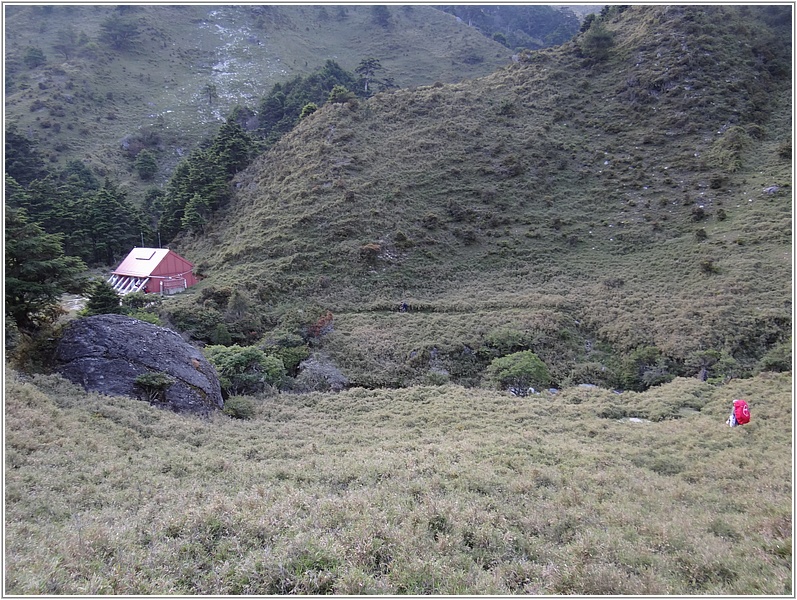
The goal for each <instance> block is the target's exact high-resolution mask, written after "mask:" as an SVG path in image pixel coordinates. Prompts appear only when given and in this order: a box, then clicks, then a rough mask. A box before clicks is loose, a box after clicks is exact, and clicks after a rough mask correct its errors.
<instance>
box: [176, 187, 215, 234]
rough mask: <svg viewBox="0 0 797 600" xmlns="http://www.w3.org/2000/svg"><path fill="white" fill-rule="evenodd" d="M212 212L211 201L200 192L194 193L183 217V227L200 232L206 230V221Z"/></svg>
mask: <svg viewBox="0 0 797 600" xmlns="http://www.w3.org/2000/svg"><path fill="white" fill-rule="evenodd" d="M209 214H210V203H209V202H208V201H207V199H206V198H203V197H202V196H201V195H199V194H194V195H193V196H192V197H191V200H189V201H188V204H186V205H185V212H184V214H183V219H182V222H181V224H182V227H183V229H185V230H187V231H192V232H194V233H199V232H202V231H204V230H205V223H207V221H208V215H209Z"/></svg>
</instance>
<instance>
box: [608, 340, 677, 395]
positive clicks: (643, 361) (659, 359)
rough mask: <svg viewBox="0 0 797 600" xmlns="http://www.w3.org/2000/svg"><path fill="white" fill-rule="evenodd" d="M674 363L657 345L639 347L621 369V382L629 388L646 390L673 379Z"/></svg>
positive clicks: (674, 374) (625, 387) (624, 386)
mask: <svg viewBox="0 0 797 600" xmlns="http://www.w3.org/2000/svg"><path fill="white" fill-rule="evenodd" d="M674 371H675V369H674V365H673V364H672V362H671V361H670V360H668V359H667V357H666V356H664V355H663V354H662V352H661V350H659V349H658V348H656V347H655V346H643V347H641V348H637V349H636V350H634V351H633V352H631V354H630V355H629V356H628V358H626V360H625V362H624V363H623V365H622V367H621V371H620V384H621V385H622V387H623V388H624V389H627V390H637V391H642V390H646V389H648V388H649V387H652V386H654V385H660V384H662V383H666V382H668V381H672V380H673V379H674V378H675V376H676V374H677V373H675V372H674Z"/></svg>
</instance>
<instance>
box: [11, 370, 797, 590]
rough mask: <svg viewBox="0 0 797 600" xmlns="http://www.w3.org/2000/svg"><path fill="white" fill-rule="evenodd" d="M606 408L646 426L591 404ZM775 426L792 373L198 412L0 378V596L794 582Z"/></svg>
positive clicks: (787, 445)
mask: <svg viewBox="0 0 797 600" xmlns="http://www.w3.org/2000/svg"><path fill="white" fill-rule="evenodd" d="M735 397H746V398H747V399H748V400H749V401H750V404H751V408H752V413H753V420H752V422H751V423H750V424H749V425H746V426H744V427H739V428H736V429H730V428H728V427H727V426H725V425H724V420H725V418H726V416H727V415H726V412H727V411H728V410H729V407H730V402H731V400H732V399H733V398H735ZM618 405H621V406H623V407H624V408H625V410H626V411H627V413H626V414H629V415H631V414H633V415H636V416H639V417H643V418H647V419H650V422H644V421H643V422H632V421H628V420H627V419H615V418H604V417H601V416H599V415H602V414H603V415H611V414H613V413H612V410H613V407H616V406H618ZM676 417H678V418H676ZM791 439H792V407H791V374H790V373H788V374H762V375H760V376H758V377H756V378H754V379H749V380H738V381H732V382H730V383H729V384H727V385H725V386H722V387H717V386H712V385H709V384H706V383H701V382H700V381H698V380H695V379H676V380H675V381H673V382H672V383H670V384H667V385H664V386H660V387H658V388H654V389H651V390H649V391H647V392H645V393H640V394H636V393H629V392H626V393H624V394H622V395H617V394H614V393H613V392H610V391H607V390H599V389H592V388H583V387H574V388H570V389H568V390H564V391H562V392H560V393H558V394H556V395H551V394H547V393H546V394H543V395H540V396H533V397H528V398H515V397H512V396H509V395H506V394H502V393H494V392H488V391H485V390H478V389H465V388H461V387H458V386H451V385H448V386H440V387H413V388H407V389H403V390H364V389H358V388H354V389H350V390H347V391H345V392H342V393H339V394H336V395H333V394H320V393H313V394H307V395H291V394H281V395H275V396H270V397H266V398H260V399H258V413H257V416H256V417H255V418H254V419H253V420H251V421H235V420H230V419H228V418H227V417H224V416H222V415H217V416H216V417H214V418H212V419H210V420H206V421H202V420H198V419H194V418H190V417H184V416H179V415H176V414H172V413H169V412H163V411H159V410H157V409H154V408H151V407H149V406H148V405H146V404H144V403H142V402H139V401H134V400H130V399H123V398H102V397H99V396H96V395H93V394H86V393H84V392H83V391H82V390H80V389H78V388H75V387H73V386H71V385H70V384H67V383H66V382H64V381H63V380H61V379H60V378H58V377H56V376H37V377H35V378H34V379H33V380H32V381H23V380H21V379H19V378H17V377H16V375H15V374H14V373H13V372H9V376H8V378H7V385H6V467H5V468H6V531H5V535H6V538H5V540H6V572H5V574H6V590H5V591H6V593H8V594H80V595H85V594H246V593H254V594H282V593H302V594H318V593H336V594H355V593H368V594H400V593H409V594H429V593H436V594H516V593H517V594H536V593H541V594H655V595H663V594H677V595H684V594H724V595H725V594H727V595H745V594H784V593H785V594H788V593H791V544H792V540H791V531H792V520H791V519H792V512H791V509H792V503H791V500H792V498H791V491H792V490H791V475H790V474H791V470H792V464H791V456H792V452H791V451H792V446H791Z"/></svg>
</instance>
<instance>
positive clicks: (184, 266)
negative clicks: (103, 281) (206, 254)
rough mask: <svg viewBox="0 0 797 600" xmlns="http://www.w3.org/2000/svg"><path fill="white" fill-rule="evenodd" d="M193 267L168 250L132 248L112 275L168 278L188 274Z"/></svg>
mask: <svg viewBox="0 0 797 600" xmlns="http://www.w3.org/2000/svg"><path fill="white" fill-rule="evenodd" d="M193 267H194V265H192V264H191V263H190V262H188V261H187V260H185V259H184V258H183V257H182V256H180V255H179V254H177V253H175V252H172V251H171V250H169V249H168V248H133V249H132V250H131V251H130V254H128V255H127V258H125V259H124V260H123V261H122V264H120V265H119V266H118V267H116V269H115V270H114V271H113V273H114V274H115V275H127V276H129V277H151V276H158V275H160V276H170V275H182V274H184V273H188V272H190V271H191V269H192V268H193Z"/></svg>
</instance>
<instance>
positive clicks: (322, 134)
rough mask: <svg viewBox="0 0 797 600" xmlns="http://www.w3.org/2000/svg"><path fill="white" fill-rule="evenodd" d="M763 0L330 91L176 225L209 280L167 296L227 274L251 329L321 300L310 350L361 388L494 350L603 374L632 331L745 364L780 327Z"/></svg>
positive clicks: (773, 95)
mask: <svg viewBox="0 0 797 600" xmlns="http://www.w3.org/2000/svg"><path fill="white" fill-rule="evenodd" d="M779 10H780V11H783V10H786V11H787V12H788V9H786V8H784V7H774V8H772V7H770V8H760V7H663V6H662V7H651V6H646V7H641V6H640V7H630V8H628V9H627V10H621V9H617V8H615V9H612V10H611V11H609V13H608V15H607V16H606V17H605V18H604V19H602V20H600V21H599V22H598V24H597V26H596V29H591V30H590V31H588V32H587V33H586V34H583V35H582V36H580V37H578V38H576V39H575V40H574V41H573V42H571V43H569V44H566V45H564V46H562V47H559V48H554V49H547V50H543V51H539V52H534V53H531V54H528V55H525V56H524V57H522V58H521V60H520V61H519V62H518V63H516V64H512V65H509V66H507V67H505V68H503V69H501V70H499V71H498V72H496V73H494V74H492V75H489V76H486V77H484V78H480V79H475V80H472V81H468V82H462V83H454V84H446V85H443V84H435V85H432V86H425V87H421V88H418V89H415V90H397V91H395V92H391V93H380V94H378V95H376V96H375V97H373V98H371V99H370V100H368V101H367V102H363V103H361V104H359V105H357V106H350V105H327V106H325V107H323V109H322V110H320V111H318V112H317V113H315V114H313V115H312V116H311V117H309V118H307V119H305V120H304V121H303V122H302V123H301V124H300V126H299V127H297V128H296V129H295V130H294V131H293V132H292V133H291V134H290V135H288V136H286V138H284V139H283V140H282V142H281V143H279V144H278V145H277V146H275V147H274V148H273V149H272V150H271V151H270V152H268V153H267V154H265V155H263V156H262V157H260V159H258V161H256V163H255V164H254V165H253V166H252V167H250V168H249V169H248V170H247V171H245V172H244V173H242V174H241V175H239V176H238V178H237V180H236V182H235V189H236V195H235V198H234V200H233V202H232V203H231V205H230V207H229V209H228V211H227V212H226V213H225V214H223V215H220V217H219V219H218V220H217V221H216V222H215V223H213V224H212V225H211V226H210V227H209V229H208V230H207V235H205V236H202V237H198V238H195V239H183V240H181V241H180V244H179V246H180V249H181V250H182V251H184V252H185V253H186V254H187V255H188V256H190V257H191V258H192V259H193V260H196V261H197V262H198V264H199V266H200V270H201V271H202V273H203V274H204V275H205V276H206V280H205V281H204V282H203V284H202V286H200V287H199V288H198V289H196V290H194V291H193V292H190V293H188V294H185V295H184V296H183V297H181V298H179V299H174V300H173V302H174V303H175V304H176V305H178V306H179V311H182V312H181V314H182V315H183V316H185V314H186V313H190V312H191V311H195V312H196V311H201V310H203V309H202V307H203V306H207V302H206V301H207V298H208V294H212V290H213V289H216V288H224V287H227V288H229V289H237V290H239V292H240V296H242V297H243V301H244V302H245V303H247V306H248V307H249V308H250V314H253V315H254V314H256V315H259V317H258V318H260V319H261V320H260V322H259V324H258V323H257V319H254V320H253V321H252V322H250V323H249V324H248V325H247V327H249V326H250V325H251V331H250V332H249V333H251V334H252V335H262V334H264V333H265V334H268V331H269V330H270V329H273V328H274V327H277V328H280V327H288V325H286V324H289V323H295V322H297V321H301V319H302V318H304V319H305V321H306V324H308V323H312V320H313V319H314V318H315V317H317V316H318V315H319V314H323V313H324V311H326V310H330V311H331V312H332V313H333V314H334V315H335V327H334V331H333V332H332V333H330V334H329V335H328V336H327V337H326V338H324V340H323V341H322V343H321V349H322V350H323V351H324V352H325V353H326V354H327V355H328V356H331V359H332V360H333V362H335V363H336V364H337V365H338V366H339V367H340V368H341V369H342V370H343V371H344V373H346V375H347V376H348V377H350V378H351V380H352V381H355V382H357V383H360V384H363V385H391V386H396V385H407V384H410V383H417V382H421V381H424V380H425V378H426V377H427V376H428V375H429V374H430V372H435V371H437V372H442V373H443V374H444V375H446V376H449V377H450V378H451V379H452V380H454V381H458V382H461V383H466V384H472V383H475V382H478V381H479V379H480V377H481V375H482V373H483V369H484V367H485V366H486V364H487V362H489V359H490V358H492V357H493V356H495V355H496V354H502V353H506V352H508V351H511V350H512V349H514V350H517V349H531V350H534V351H535V352H536V353H537V354H539V355H540V356H541V357H542V358H543V359H544V360H545V361H546V362H547V363H548V365H549V367H550V368H551V369H552V373H553V375H554V379H555V382H556V383H557V384H568V383H598V384H602V385H619V383H617V382H618V381H622V379H623V377H622V371H623V370H626V369H628V368H629V367H628V361H629V360H631V362H633V356H632V353H633V351H634V350H635V349H640V348H653V349H654V350H653V351H652V352H653V353H654V355H655V356H658V357H659V359H660V361H659V362H660V363H661V364H659V365H658V366H656V365H655V364H653V363H651V364H649V365H648V366H649V367H650V368H651V369H653V368H654V367H655V368H661V369H664V371H665V372H669V373H670V374H683V375H694V374H697V373H698V372H699V371H700V369H701V368H703V367H706V366H708V367H712V368H710V369H709V376H712V377H717V378H719V379H723V378H726V377H730V376H739V375H744V374H749V373H751V372H754V371H756V370H757V369H759V368H761V367H762V363H761V362H760V361H761V360H762V359H765V358H766V356H767V353H768V352H772V351H777V352H781V351H782V348H783V346H782V345H783V344H788V345H789V346H790V342H789V333H790V327H791V325H790V323H791V295H790V289H791V260H790V258H791V253H790V249H791V227H792V220H791V194H792V190H791V187H790V184H791V130H790V127H789V123H790V110H791V70H790V63H789V56H790V52H791V50H790V37H789V36H790V28H789V23H790V21H788V20H783V19H782V18H781V17H782V15H779V13H778V11H779ZM784 23H785V29H784ZM601 31H602V32H604V37H609V38H610V40H611V45H610V47H608V50H604V49H602V48H601V47H600V45H599V41H598V42H596V35H597V34H596V32H598V33H599V32H601ZM606 32H607V33H606ZM203 287H204V288H205V290H203ZM402 301H404V302H406V303H407V304H408V305H409V307H410V311H409V312H408V313H402V314H399V313H398V312H397V308H398V306H399V304H400V303H401V302H402ZM297 315H298V316H297ZM302 315H303V316H302ZM198 319H199V317H197V316H196V315H194V318H193V321H194V322H196V321H197V320H198ZM188 320H191V319H188ZM186 322H187V321H186V319H182V320H181V319H175V323H176V324H177V325H181V324H182V325H183V326H184V325H185V323H186ZM316 341H317V340H316ZM779 345H781V346H779ZM656 353H658V354H656ZM707 353H708V354H707ZM787 361H788V363H790V357H789V358H788V359H787ZM653 362H655V360H654V361H653ZM765 362H766V361H765ZM709 363H710V364H709Z"/></svg>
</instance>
